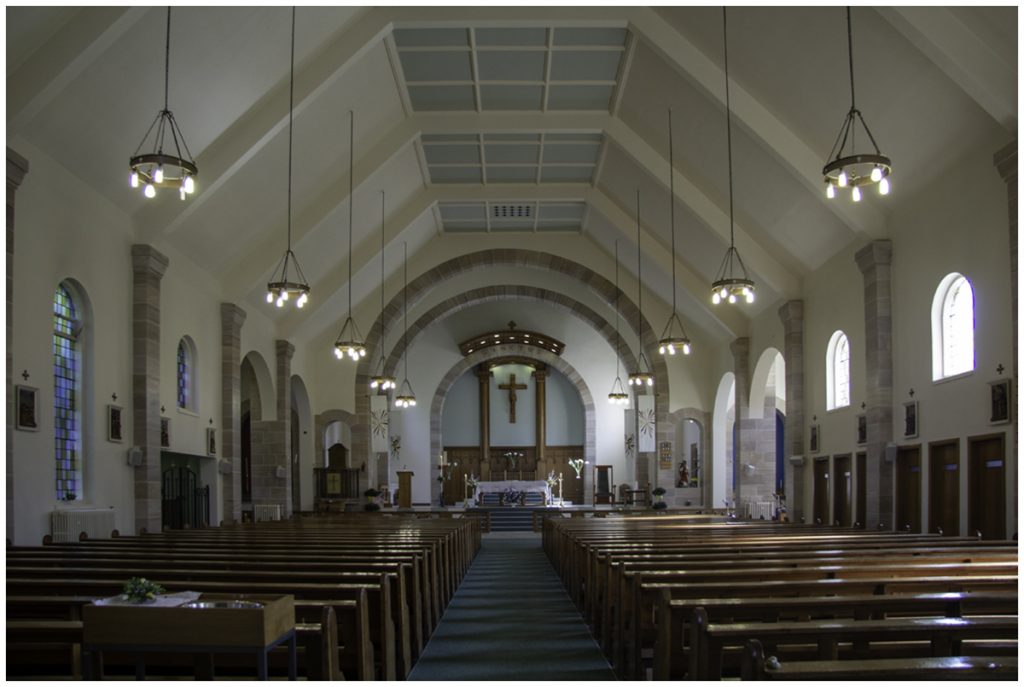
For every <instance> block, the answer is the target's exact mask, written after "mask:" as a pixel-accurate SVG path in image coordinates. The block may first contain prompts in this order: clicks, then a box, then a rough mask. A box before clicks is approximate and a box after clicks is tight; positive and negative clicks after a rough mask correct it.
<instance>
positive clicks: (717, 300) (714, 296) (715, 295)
mask: <svg viewBox="0 0 1024 687" xmlns="http://www.w3.org/2000/svg"><path fill="white" fill-rule="evenodd" d="M711 302H712V303H714V304H715V305H718V304H719V303H721V302H722V297H721V296H719V295H718V292H717V291H715V292H714V293H713V294H711Z"/></svg>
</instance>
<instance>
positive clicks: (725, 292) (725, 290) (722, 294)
mask: <svg viewBox="0 0 1024 687" xmlns="http://www.w3.org/2000/svg"><path fill="white" fill-rule="evenodd" d="M718 295H719V296H721V297H722V298H725V297H726V296H728V295H729V290H728V289H726V288H725V287H724V286H723V287H722V289H721V290H720V291H719V292H718Z"/></svg>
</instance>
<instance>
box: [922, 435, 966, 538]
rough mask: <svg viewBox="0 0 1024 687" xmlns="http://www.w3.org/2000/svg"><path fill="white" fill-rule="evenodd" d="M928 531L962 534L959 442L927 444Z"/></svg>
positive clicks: (951, 534)
mask: <svg viewBox="0 0 1024 687" xmlns="http://www.w3.org/2000/svg"><path fill="white" fill-rule="evenodd" d="M928 531H929V532H939V531H941V532H942V534H943V535H945V536H947V537H957V536H960V442H959V441H958V440H956V439H950V440H949V441H936V442H933V443H931V444H928Z"/></svg>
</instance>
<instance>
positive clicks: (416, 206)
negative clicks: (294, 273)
mask: <svg viewBox="0 0 1024 687" xmlns="http://www.w3.org/2000/svg"><path fill="white" fill-rule="evenodd" d="M436 202H437V200H436V198H435V197H434V194H433V193H432V192H431V191H429V190H426V189H424V190H422V191H420V192H419V193H418V194H416V195H415V196H413V198H412V199H411V200H409V201H407V202H406V203H404V204H403V205H402V207H401V208H399V209H398V212H396V213H395V214H394V215H392V216H391V217H390V218H388V219H387V220H386V221H385V234H384V245H385V248H384V250H387V249H388V247H390V246H392V245H394V244H396V243H398V242H399V241H401V240H402V237H403V236H404V235H405V234H406V232H407V231H408V230H409V229H410V228H411V227H412V226H413V225H414V224H415V223H416V220H418V219H419V218H420V217H422V216H423V214H424V213H426V212H428V211H430V209H431V208H432V207H433V206H434V205H435V204H436ZM380 250H381V249H380V236H379V235H377V233H376V232H373V234H372V235H371V236H368V237H367V238H366V239H364V240H363V241H360V242H359V244H358V245H356V246H355V248H354V249H353V251H352V252H353V256H352V265H353V275H352V277H353V280H355V279H357V278H358V275H359V272H361V271H362V270H364V269H373V270H376V269H378V266H379V265H380ZM340 265H341V263H340V258H339V267H338V269H333V270H330V271H329V272H328V273H327V274H326V275H325V276H324V277H322V278H321V279H320V280H319V281H317V282H315V283H313V284H310V300H309V305H307V306H306V307H304V308H303V309H302V310H297V309H295V308H292V309H291V310H290V312H288V313H287V314H285V315H284V317H283V318H282V319H281V321H280V332H281V333H282V336H283V338H285V339H291V338H293V337H296V336H297V335H298V334H299V330H301V329H305V328H306V327H307V326H309V325H310V324H319V329H318V330H317V332H315V333H313V334H312V336H315V335H316V334H318V333H319V332H320V331H322V330H323V329H325V328H327V327H328V326H331V327H333V326H335V325H336V324H340V319H338V318H337V317H335V316H334V315H336V313H338V312H343V310H344V308H343V306H345V305H346V304H347V300H345V301H342V300H340V299H336V298H334V296H335V294H337V293H339V292H340V291H341V290H342V289H344V288H345V287H346V286H347V285H348V273H347V272H346V271H345V270H343V269H341V267H340ZM357 266H358V267H357ZM378 278H379V277H378ZM358 300H359V299H357V298H355V297H353V302H358ZM362 333H363V334H364V335H365V334H368V333H369V332H367V331H365V329H364V330H363V332H362ZM308 334H309V332H302V336H303V337H307V335H308ZM309 338H311V337H309Z"/></svg>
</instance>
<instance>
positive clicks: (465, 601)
mask: <svg viewBox="0 0 1024 687" xmlns="http://www.w3.org/2000/svg"><path fill="white" fill-rule="evenodd" d="M409 679H410V680H588V681H590V680H615V674H614V673H613V672H612V669H611V668H610V667H609V665H608V662H607V661H606V660H605V658H604V656H603V655H602V654H601V651H600V650H599V649H598V647H597V644H596V643H595V642H594V638H593V636H591V634H590V630H588V629H587V626H586V625H585V624H584V623H583V619H582V618H581V617H580V615H579V613H578V612H577V611H576V607H575V606H573V605H572V602H571V601H569V597H568V595H566V593H565V590H564V589H563V588H562V584H561V581H560V580H559V579H558V576H557V575H556V574H555V571H554V569H553V568H552V567H551V564H550V563H549V562H548V559H547V556H545V555H544V551H543V549H541V541H540V535H536V534H523V535H515V534H505V535H502V534H490V535H484V538H483V544H482V546H481V548H480V553H478V554H477V557H476V560H474V561H473V565H472V566H471V567H470V569H469V572H468V573H467V574H466V577H465V578H464V579H463V582H462V585H461V586H460V587H459V589H458V591H457V592H456V594H455V596H454V597H453V598H452V601H451V603H450V604H449V605H448V608H447V610H446V611H445V614H444V617H443V618H441V623H440V624H439V625H438V626H437V628H436V629H435V630H434V634H433V635H432V636H431V638H430V641H429V642H428V643H427V646H426V648H425V649H424V651H423V655H422V656H421V657H420V659H419V661H418V662H417V663H416V666H415V667H414V668H413V670H412V673H410V675H409Z"/></svg>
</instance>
